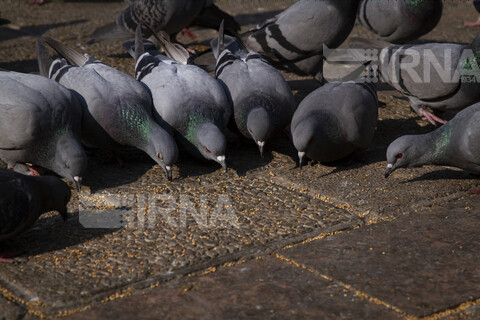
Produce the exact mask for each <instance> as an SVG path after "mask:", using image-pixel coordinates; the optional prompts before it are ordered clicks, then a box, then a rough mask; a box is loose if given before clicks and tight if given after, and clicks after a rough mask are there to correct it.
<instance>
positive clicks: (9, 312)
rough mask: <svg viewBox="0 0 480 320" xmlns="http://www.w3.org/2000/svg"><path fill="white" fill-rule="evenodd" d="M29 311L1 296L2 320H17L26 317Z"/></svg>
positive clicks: (0, 315)
mask: <svg viewBox="0 0 480 320" xmlns="http://www.w3.org/2000/svg"><path fill="white" fill-rule="evenodd" d="M26 313H27V311H26V310H25V309H23V308H22V307H20V306H18V305H16V304H14V303H12V302H11V301H8V300H7V299H5V298H3V297H1V296H0V320H17V319H21V318H23V317H24V316H25V314H26Z"/></svg>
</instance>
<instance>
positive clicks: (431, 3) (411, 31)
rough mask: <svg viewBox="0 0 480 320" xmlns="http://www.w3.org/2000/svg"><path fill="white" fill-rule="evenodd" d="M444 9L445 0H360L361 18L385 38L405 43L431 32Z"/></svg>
mask: <svg viewBox="0 0 480 320" xmlns="http://www.w3.org/2000/svg"><path fill="white" fill-rule="evenodd" d="M442 9H443V5H442V0H422V1H418V0H402V1H387V0H375V1H360V5H359V9H358V20H359V21H360V23H361V24H362V25H363V26H364V27H365V28H367V29H369V30H370V31H373V32H374V33H376V34H377V35H378V36H379V37H380V39H382V40H385V41H388V42H392V43H406V42H410V41H412V40H415V39H418V38H420V37H421V36H423V35H425V34H427V33H429V32H430V31H432V30H433V28H435V26H436V25H437V24H438V22H439V21H440V18H441V17H442Z"/></svg>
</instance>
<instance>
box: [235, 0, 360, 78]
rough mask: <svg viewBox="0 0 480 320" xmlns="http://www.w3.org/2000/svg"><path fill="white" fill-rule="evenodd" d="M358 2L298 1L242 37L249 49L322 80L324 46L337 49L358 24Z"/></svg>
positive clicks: (348, 0) (297, 72) (349, 0)
mask: <svg viewBox="0 0 480 320" xmlns="http://www.w3.org/2000/svg"><path fill="white" fill-rule="evenodd" d="M358 3H359V0H347V1H338V0H322V1H307V0H304V1H298V2H296V3H295V4H294V5H292V6H291V7H289V8H288V9H286V10H285V11H283V12H282V13H280V14H278V15H277V16H276V17H274V18H272V19H269V20H267V21H265V22H264V23H262V24H260V25H258V26H257V27H256V28H255V29H252V30H250V31H249V32H248V33H246V34H245V35H243V36H242V37H243V40H244V42H245V44H246V46H247V48H248V49H250V50H253V51H256V52H260V53H263V54H266V55H268V56H269V57H270V58H272V59H273V60H274V61H276V62H278V63H279V64H281V65H283V66H284V67H286V68H287V69H288V70H290V71H292V72H294V73H296V74H300V75H305V74H307V75H314V76H315V79H316V80H318V81H323V72H322V71H323V57H322V52H323V45H324V44H325V45H326V46H327V47H329V48H336V47H338V46H339V45H340V44H342V42H343V41H344V40H345V39H346V38H347V37H348V35H349V34H350V32H351V31H352V29H353V25H354V24H355V19H356V15H357V7H358Z"/></svg>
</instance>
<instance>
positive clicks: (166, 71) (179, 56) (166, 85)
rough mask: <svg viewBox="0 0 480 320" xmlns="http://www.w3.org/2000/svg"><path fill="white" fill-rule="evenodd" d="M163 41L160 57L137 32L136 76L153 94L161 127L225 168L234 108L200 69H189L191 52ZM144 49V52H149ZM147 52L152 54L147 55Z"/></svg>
mask: <svg viewBox="0 0 480 320" xmlns="http://www.w3.org/2000/svg"><path fill="white" fill-rule="evenodd" d="M166 37H167V35H166V34H163V35H160V36H159V39H158V40H159V41H160V43H162V45H163V50H164V51H165V52H166V53H167V54H168V55H169V56H170V57H167V56H166V55H164V54H161V53H160V52H159V51H157V50H156V48H155V47H154V46H153V44H152V43H150V42H145V43H144V42H143V41H142V36H141V32H140V27H139V28H137V32H136V40H135V52H133V51H132V50H131V47H129V45H128V44H127V43H126V44H125V47H126V48H127V50H129V52H130V54H132V56H133V57H135V58H136V62H135V74H136V77H137V79H138V80H140V81H142V82H143V83H144V84H145V85H146V86H148V88H149V89H150V91H151V93H152V97H153V104H154V107H155V110H156V112H154V115H155V117H156V119H157V121H158V122H159V123H161V124H162V125H164V126H166V127H167V128H170V130H172V131H173V130H174V131H175V133H176V137H177V139H178V141H179V143H180V144H181V145H182V146H183V147H184V148H185V149H186V151H187V152H188V153H189V154H191V155H193V156H195V157H197V158H199V159H203V158H205V159H207V160H213V161H216V162H218V163H219V164H221V165H222V166H223V167H224V168H226V163H225V149H226V139H225V136H224V134H223V132H222V131H223V130H224V128H225V126H226V125H227V123H228V121H229V119H230V117H231V115H232V107H231V105H230V103H229V101H228V98H227V95H226V93H225V91H224V89H223V87H222V85H221V84H220V83H219V82H218V81H217V80H216V79H215V78H213V77H212V76H211V75H209V74H208V73H207V72H206V71H204V70H202V69H201V68H199V67H197V66H195V65H190V64H187V60H188V58H189V55H188V52H187V51H186V50H185V49H184V48H183V47H181V46H180V45H178V44H176V45H174V44H172V43H170V42H169V41H168V39H167V38H166ZM144 45H145V47H144ZM144 48H145V49H146V50H147V51H146V52H144V53H143V50H144Z"/></svg>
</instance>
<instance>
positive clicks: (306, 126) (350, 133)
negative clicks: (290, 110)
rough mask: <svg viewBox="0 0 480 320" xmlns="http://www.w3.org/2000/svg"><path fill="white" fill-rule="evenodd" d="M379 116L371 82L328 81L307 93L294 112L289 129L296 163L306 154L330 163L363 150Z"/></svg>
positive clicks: (369, 140)
mask: <svg viewBox="0 0 480 320" xmlns="http://www.w3.org/2000/svg"><path fill="white" fill-rule="evenodd" d="M377 118H378V100H377V93H376V91H375V89H374V87H373V85H372V84H370V83H364V82H353V81H352V82H331V83H327V84H325V85H323V86H322V87H320V88H318V89H316V90H315V91H313V92H312V93H310V94H309V95H308V96H307V97H305V99H304V100H303V101H302V102H301V103H300V105H299V106H298V109H297V111H295V114H294V115H293V119H292V124H291V132H292V138H293V144H294V145H295V148H296V149H297V150H298V157H299V166H300V168H301V167H302V162H303V159H304V157H305V156H307V157H308V158H310V159H312V160H316V161H319V162H332V161H336V160H340V159H342V158H345V157H347V156H349V155H352V154H353V153H355V152H357V151H359V150H361V149H366V148H367V147H368V146H369V145H370V143H371V141H372V139H373V135H374V132H375V127H376V124H377Z"/></svg>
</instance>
